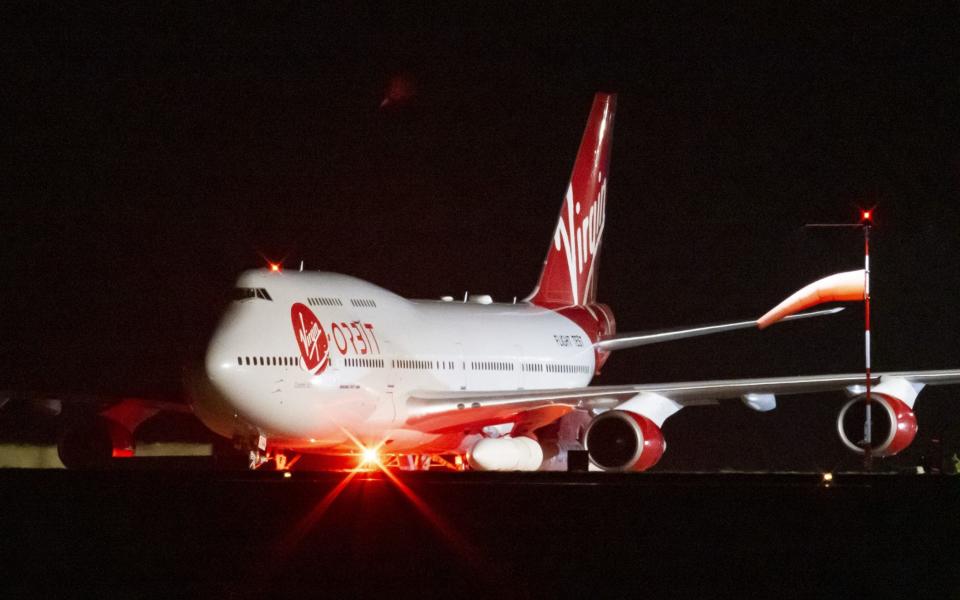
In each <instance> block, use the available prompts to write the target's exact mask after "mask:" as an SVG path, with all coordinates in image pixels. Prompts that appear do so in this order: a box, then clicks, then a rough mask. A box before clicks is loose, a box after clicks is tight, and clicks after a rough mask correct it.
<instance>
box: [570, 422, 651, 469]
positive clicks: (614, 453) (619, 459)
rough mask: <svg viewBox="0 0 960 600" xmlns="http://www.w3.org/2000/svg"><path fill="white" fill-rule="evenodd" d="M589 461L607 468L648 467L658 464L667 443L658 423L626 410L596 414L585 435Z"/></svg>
mask: <svg viewBox="0 0 960 600" xmlns="http://www.w3.org/2000/svg"><path fill="white" fill-rule="evenodd" d="M584 445H585V446H586V449H587V454H588V455H589V456H590V462H592V463H593V464H594V465H596V466H598V467H600V468H601V469H603V470H605V471H646V470H647V469H649V468H650V467H652V466H653V465H655V464H657V462H658V461H659V460H660V457H661V456H663V452H664V450H666V449H667V443H666V441H665V440H664V439H663V434H662V433H661V431H660V428H659V427H657V425H656V424H655V423H654V422H653V421H651V420H650V419H648V418H647V417H645V416H643V415H641V414H637V413H634V412H630V411H626V410H610V411H607V412H605V413H603V414H601V415H599V416H598V417H596V418H595V419H594V420H593V421H592V422H591V423H590V426H589V427H588V428H587V432H586V434H585V435H584Z"/></svg>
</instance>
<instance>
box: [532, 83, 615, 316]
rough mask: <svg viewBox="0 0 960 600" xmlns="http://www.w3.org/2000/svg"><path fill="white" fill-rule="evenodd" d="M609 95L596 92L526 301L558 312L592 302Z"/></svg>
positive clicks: (604, 192)
mask: <svg viewBox="0 0 960 600" xmlns="http://www.w3.org/2000/svg"><path fill="white" fill-rule="evenodd" d="M616 107H617V97H616V95H615V94H602V93H601V94H597V95H596V96H594V98H593V107H592V108H591V110H590V117H589V118H588V120H587V127H586V129H585V130H584V132H583V138H582V139H581V141H580V150H579V151H578V152H577V158H576V162H575V163H574V165H573V174H572V175H571V176H570V183H569V185H568V187H567V194H566V197H565V198H564V202H563V208H562V209H561V210H560V219H559V222H558V223H557V229H556V232H555V233H554V236H553V240H552V242H551V244H550V247H549V248H548V249H547V258H546V260H545V261H544V264H543V272H542V273H541V274H540V282H539V283H538V284H537V287H536V289H535V290H534V292H533V294H531V295H530V297H529V298H528V299H527V300H529V301H530V302H532V303H533V304H537V305H539V306H547V307H550V308H560V307H565V306H582V305H587V304H591V303H593V302H595V301H596V289H597V272H596V271H597V257H598V255H599V253H600V242H601V239H602V236H603V225H604V219H605V214H606V199H607V174H608V172H609V171H608V165H609V164H610V139H611V138H612V137H613V117H614V113H615V111H616Z"/></svg>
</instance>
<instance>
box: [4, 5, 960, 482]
mask: <svg viewBox="0 0 960 600" xmlns="http://www.w3.org/2000/svg"><path fill="white" fill-rule="evenodd" d="M958 12H960V11H958V9H957V5H956V4H952V5H949V6H948V7H947V8H942V9H938V10H933V9H929V8H926V7H925V6H924V7H916V8H911V7H905V6H903V5H899V4H898V5H893V4H891V5H886V6H884V5H861V6H859V7H857V6H853V7H851V6H848V5H843V6H840V7H837V6H820V7H809V8H808V9H807V10H803V11H800V10H798V9H796V8H795V7H764V8H762V9H757V10H739V9H736V10H727V9H716V8H713V7H707V6H700V5H682V6H677V7H673V8H671V10H669V11H667V10H666V9H665V8H661V7H658V6H655V5H649V6H639V7H638V6H635V5H634V4H633V3H626V4H622V5H617V4H605V5H604V8H602V9H601V8H598V7H592V6H586V7H575V6H573V5H572V4H571V5H568V4H558V5H540V4H535V5H524V6H519V7H518V6H512V5H492V4H486V3H484V4H479V5H456V6H450V7H448V6H444V5H421V6H411V5H407V4H404V5H402V6H401V5H397V6H393V7H389V6H388V7H382V6H373V5H364V4H359V3H344V4H341V5H333V6H327V7H323V8H316V7H313V6H307V7H305V6H303V5H297V4H294V5H287V4H283V3H269V4H252V5H251V4H247V5H242V6H231V7H229V8H218V7H211V6H191V5H182V4H180V3H174V2H170V3H166V4H165V3H159V2H158V3H151V4H150V5H148V6H117V7H109V8H86V7H67V8H64V7H59V6H43V5H20V6H19V7H10V6H7V7H5V8H4V9H3V13H4V14H3V15H2V17H3V18H2V19H0V21H2V22H3V23H4V25H3V26H2V29H3V31H2V34H3V35H2V36H0V39H2V42H0V43H2V48H3V55H4V58H5V61H4V62H5V64H6V67H5V68H6V69H7V74H6V77H5V80H6V81H5V86H4V88H5V89H4V92H3V94H2V97H3V99H4V100H5V104H7V109H6V110H5V117H6V118H5V121H7V123H8V129H7V133H5V134H4V136H3V139H4V142H5V143H4V146H5V150H4V159H3V164H4V168H3V172H4V174H5V177H4V179H5V180H6V182H7V184H8V185H9V187H8V190H9V191H8V192H7V193H5V194H4V199H3V201H2V203H0V231H2V233H0V244H2V245H0V249H2V260H0V285H2V286H3V293H2V294H0V297H2V300H0V318H2V325H0V327H2V330H0V387H12V388H19V389H41V390H52V391H54V390H61V391H89V392H95V393H99V394H104V395H109V394H138V395H144V396H149V397H159V398H165V399H170V398H180V397H182V395H183V393H182V390H181V387H180V379H181V371H182V369H183V367H184V366H186V365H188V364H190V362H191V361H192V360H195V359H196V357H197V356H199V355H200V354H201V353H202V351H203V348H204V344H205V341H206V339H207V336H208V334H209V332H210V331H211V329H212V327H213V326H214V324H215V323H216V319H217V316H218V314H219V312H220V311H221V309H222V307H223V304H224V302H225V300H226V298H228V296H229V291H230V288H231V286H232V282H233V280H234V278H235V276H236V275H237V273H238V272H239V271H241V270H242V269H245V268H249V267H257V266H263V265H264V264H265V260H266V259H270V260H284V263H285V265H286V266H287V267H288V268H295V267H296V265H297V264H298V263H299V261H300V260H301V259H302V260H304V261H305V263H306V266H307V268H308V269H322V270H329V271H338V272H346V273H350V274H353V275H356V276H359V277H361V278H364V279H368V280H370V281H372V282H374V283H377V284H379V285H382V286H384V287H386V288H388V289H391V290H393V291H396V292H398V293H400V294H402V295H404V296H409V297H438V296H440V295H444V294H453V295H455V296H456V295H459V294H462V293H463V292H464V291H465V290H469V291H471V292H474V293H490V294H492V295H493V296H494V298H496V299H499V300H505V301H510V300H511V299H512V297H513V296H521V297H522V296H524V295H526V294H527V293H528V292H529V291H530V289H531V288H532V286H533V284H534V283H535V280H536V277H537V275H538V273H539V268H540V264H541V261H542V259H543V256H544V252H545V250H546V246H547V242H548V240H549V238H550V235H551V232H552V231H553V228H554V227H555V223H556V215H557V212H558V210H559V206H560V201H561V199H562V194H563V191H564V189H565V185H566V181H567V177H568V175H569V172H570V168H571V166H572V160H573V156H574V154H575V152H576V149H577V145H578V143H579V138H580V135H581V133H582V129H583V125H584V122H585V119H586V114H587V110H588V108H589V106H590V101H591V97H592V94H593V93H594V92H595V91H596V90H599V89H602V90H609V91H616V92H619V93H620V98H619V106H618V113H617V120H616V125H615V135H614V138H613V139H614V141H613V161H612V171H611V175H610V177H611V182H610V188H609V189H610V192H609V200H610V201H609V205H608V215H607V229H606V234H605V244H604V250H603V257H602V263H601V271H600V273H601V278H600V296H601V299H602V300H603V301H605V302H607V303H608V304H610V305H611V306H612V307H613V309H614V311H615V313H616V316H617V319H618V323H619V328H620V330H621V331H631V330H648V329H658V328H663V327H676V326H683V325H695V324H700V323H710V322H719V321H724V320H730V319H741V318H755V317H756V316H759V315H760V314H761V313H763V312H764V311H766V310H767V309H768V308H769V307H771V306H772V305H774V304H776V303H777V302H778V301H779V300H781V299H782V298H783V297H784V296H786V295H787V294H789V293H791V292H793V291H794V290H795V289H797V288H799V287H800V286H802V285H804V284H806V283H808V282H810V281H812V280H814V279H817V278H819V277H821V276H824V275H827V274H830V273H833V272H837V271H841V270H848V269H854V268H859V267H860V266H861V264H862V252H861V239H860V237H859V236H858V233H857V232H855V231H849V232H824V231H819V232H810V231H804V230H802V229H801V226H802V225H803V224H804V223H808V222H825V221H826V222H834V221H852V220H855V219H856V216H857V211H858V209H859V208H861V207H871V206H875V207H876V229H875V232H874V242H875V245H874V249H873V267H874V272H873V276H874V327H873V329H874V335H875V340H874V342H875V343H874V366H875V368H876V369H879V370H890V369H897V370H899V369H931V368H947V367H957V366H960V356H958V354H960V353H958V349H960V342H958V340H957V331H958V330H960V316H958V314H957V302H956V298H957V290H958V287H960V269H958V268H957V264H956V256H957V254H958V250H960V247H958V246H960V208H958V204H957V200H958V194H957V191H958V186H960V149H958V143H957V140H958V139H960V138H958V133H960V131H958V129H960V94H958V91H960V90H958V86H960V70H958V67H957V64H958V58H960V57H958V56H957V54H958V53H957V50H956V48H957V47H958V39H960V37H958V35H957V23H958V16H960V14H958ZM397 77H399V78H401V80H403V81H404V82H405V83H406V85H407V87H408V89H410V90H412V95H410V96H409V97H407V98H401V99H399V100H397V101H394V102H391V103H389V104H387V105H386V106H383V107H381V106H380V104H381V101H382V99H383V98H384V95H385V94H386V91H387V89H388V87H389V85H390V81H391V79H393V78H397ZM861 329H862V310H861V308H860V307H859V306H857V305H851V306H850V308H849V309H848V310H847V311H846V312H845V313H844V314H841V315H839V316H836V317H831V318H827V319H820V320H818V321H817V322H804V323H797V324H790V325H783V326H778V327H776V328H774V329H772V330H770V331H766V332H763V333H756V332H749V331H748V332H740V333H733V334H725V335H722V336H718V337H715V338H704V339H700V340H690V341H684V342H677V343H673V344H666V345H662V346H656V347H648V348H641V349H636V350H630V351H625V352H622V353H618V354H617V355H616V356H614V357H613V358H612V359H611V361H610V362H609V363H608V366H607V368H606V371H605V372H604V374H603V376H602V377H600V378H599V379H598V380H597V382H598V383H627V382H656V381H670V380H696V379H709V378H724V377H748V376H764V375H789V374H806V373H826V372H837V371H844V372H846V371H855V370H859V369H860V368H861V366H862V363H863V359H862V333H861ZM955 398H956V390H955V389H954V390H949V389H946V388H942V389H937V390H928V391H927V392H925V393H924V395H923V396H921V401H920V402H919V403H918V415H919V417H920V424H921V436H920V439H918V442H917V443H916V444H915V445H914V447H913V448H911V450H910V451H909V452H908V453H907V456H905V457H903V458H901V459H899V460H900V461H901V462H900V464H905V465H908V464H911V461H915V460H917V457H918V456H919V454H920V453H922V452H923V451H924V450H923V448H924V447H925V444H926V443H927V442H928V440H929V439H930V437H931V436H939V435H941V434H942V433H943V431H944V430H947V431H949V429H950V427H957V422H958V417H956V416H954V415H955V413H956V410H955V409H954V406H955ZM839 402H840V399H839V397H838V396H824V397H821V396H815V397H807V398H803V399H800V398H798V399H789V398H788V399H785V400H784V401H783V402H782V407H781V409H780V410H779V411H777V412H776V414H767V415H756V414H754V413H751V412H749V411H747V410H746V409H744V408H742V407H740V406H738V405H737V404H732V405H730V406H726V407H722V408H720V409H705V410H700V411H684V412H683V413H681V414H680V415H678V416H677V417H675V418H674V419H672V420H671V421H670V422H668V424H667V426H666V428H665V433H666V435H667V437H668V440H669V443H670V452H668V453H667V455H666V457H665V459H664V461H663V462H662V463H661V466H662V467H663V468H723V467H737V468H771V467H777V468H791V467H797V468H799V467H803V468H809V467H826V468H832V467H834V466H836V465H837V464H844V461H848V460H851V459H849V458H848V457H847V456H846V454H845V453H844V451H843V450H842V449H841V447H840V444H839V441H837V440H836V437H835V435H834V433H833V432H832V427H833V423H832V421H833V418H834V415H835V414H836V410H837V408H838V403H839ZM154 427H156V426H154ZM5 433H7V434H9V433H10V432H5ZM14 435H16V433H15V432H14ZM854 462H855V461H854Z"/></svg>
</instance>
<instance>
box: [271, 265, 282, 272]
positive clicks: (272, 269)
mask: <svg viewBox="0 0 960 600" xmlns="http://www.w3.org/2000/svg"><path fill="white" fill-rule="evenodd" d="M270 272H271V273H279V272H280V263H270Z"/></svg>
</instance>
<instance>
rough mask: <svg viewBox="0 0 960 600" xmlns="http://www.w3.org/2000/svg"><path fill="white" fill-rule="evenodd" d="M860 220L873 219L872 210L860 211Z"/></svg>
mask: <svg viewBox="0 0 960 600" xmlns="http://www.w3.org/2000/svg"><path fill="white" fill-rule="evenodd" d="M860 221H873V211H872V210H862V211H860Z"/></svg>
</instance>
